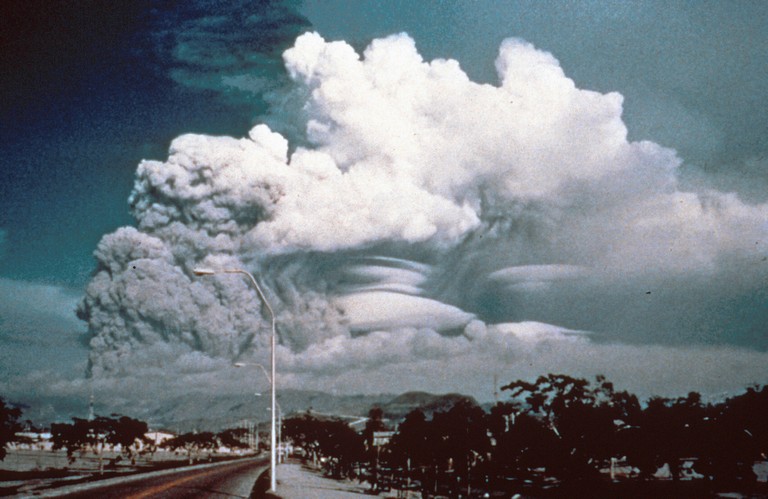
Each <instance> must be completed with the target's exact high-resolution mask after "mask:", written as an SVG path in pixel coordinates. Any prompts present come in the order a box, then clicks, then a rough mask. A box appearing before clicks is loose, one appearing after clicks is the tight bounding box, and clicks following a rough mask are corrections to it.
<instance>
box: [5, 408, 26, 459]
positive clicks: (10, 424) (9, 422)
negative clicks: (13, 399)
mask: <svg viewBox="0 0 768 499" xmlns="http://www.w3.org/2000/svg"><path fill="white" fill-rule="evenodd" d="M20 417H21V409H19V408H17V407H11V406H9V405H6V403H5V400H3V398H2V397H0V461H2V460H4V459H5V456H6V453H7V450H6V448H5V446H6V445H7V444H8V442H10V441H12V440H13V437H14V435H15V434H16V432H17V431H20V430H21V425H19V418H20Z"/></svg>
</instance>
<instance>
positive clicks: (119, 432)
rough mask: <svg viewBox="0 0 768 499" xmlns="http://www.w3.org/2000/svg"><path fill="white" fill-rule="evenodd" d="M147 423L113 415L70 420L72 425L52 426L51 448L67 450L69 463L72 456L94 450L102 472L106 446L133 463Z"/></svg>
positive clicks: (59, 424) (145, 431)
mask: <svg viewBox="0 0 768 499" xmlns="http://www.w3.org/2000/svg"><path fill="white" fill-rule="evenodd" d="M147 430H148V428H147V423H145V422H144V421H139V420H138V419H133V418H129V417H127V416H120V415H118V414H113V415H112V417H104V416H98V417H96V418H95V419H93V420H88V419H81V418H72V424H68V423H54V424H52V425H51V438H52V440H53V448H54V449H66V450H67V457H68V458H69V460H70V462H74V461H75V453H77V452H82V451H85V450H88V449H90V450H93V451H94V452H96V453H97V454H98V456H99V470H100V472H103V471H104V462H103V459H102V452H103V450H104V447H105V446H106V445H112V446H117V445H119V446H120V453H121V454H122V455H125V456H127V457H129V458H131V460H132V461H133V460H134V459H135V456H136V452H137V448H138V446H139V445H140V443H141V442H144V435H145V434H146V433H147Z"/></svg>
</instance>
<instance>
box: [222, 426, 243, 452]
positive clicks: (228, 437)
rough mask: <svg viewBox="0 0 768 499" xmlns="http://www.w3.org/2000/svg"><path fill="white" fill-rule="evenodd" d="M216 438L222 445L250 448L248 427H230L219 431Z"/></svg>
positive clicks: (233, 447) (234, 447)
mask: <svg viewBox="0 0 768 499" xmlns="http://www.w3.org/2000/svg"><path fill="white" fill-rule="evenodd" d="M216 438H217V439H218V441H219V443H221V445H225V446H227V447H229V448H230V449H247V448H248V429H247V428H228V429H226V430H222V431H220V432H219V433H217V434H216Z"/></svg>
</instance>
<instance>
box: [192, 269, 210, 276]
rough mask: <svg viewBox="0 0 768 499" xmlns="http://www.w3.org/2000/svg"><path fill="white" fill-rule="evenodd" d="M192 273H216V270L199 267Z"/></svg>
mask: <svg viewBox="0 0 768 499" xmlns="http://www.w3.org/2000/svg"><path fill="white" fill-rule="evenodd" d="M192 273H194V274H195V275H214V274H215V273H216V271H215V270H213V269H203V268H197V269H194V270H192Z"/></svg>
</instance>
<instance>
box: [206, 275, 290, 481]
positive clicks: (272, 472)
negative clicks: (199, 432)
mask: <svg viewBox="0 0 768 499" xmlns="http://www.w3.org/2000/svg"><path fill="white" fill-rule="evenodd" d="M192 272H193V273H194V274H195V275H197V276H204V275H214V274H243V275H245V276H248V278H249V279H250V280H251V283H252V284H253V287H255V288H256V292H257V293H258V294H259V298H261V301H262V302H263V303H264V305H265V306H266V307H267V310H269V316H270V317H271V319H272V338H271V345H272V354H271V356H272V376H267V377H268V378H269V380H270V384H271V385H272V428H271V431H270V444H271V446H270V451H269V468H270V469H269V489H270V491H272V492H277V448H276V447H277V445H276V444H277V441H276V437H277V433H276V432H275V419H276V417H275V414H276V413H277V411H276V409H275V407H276V405H277V398H276V393H275V381H276V380H275V342H276V337H277V334H276V331H275V313H274V312H273V311H272V307H270V306H269V302H268V301H267V298H266V297H265V296H264V293H262V291H261V287H259V283H258V282H256V279H255V278H254V277H253V275H251V273H250V272H247V271H245V270H242V269H222V270H213V269H201V268H198V269H194V270H193V271H192ZM262 369H264V368H263V367H262ZM264 373H265V374H266V369H264Z"/></svg>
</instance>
